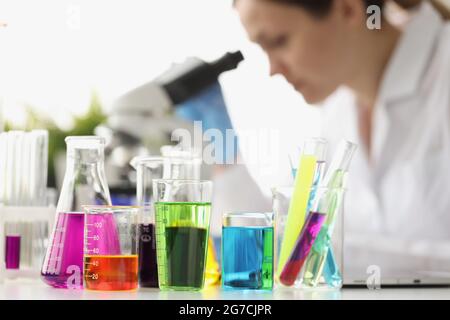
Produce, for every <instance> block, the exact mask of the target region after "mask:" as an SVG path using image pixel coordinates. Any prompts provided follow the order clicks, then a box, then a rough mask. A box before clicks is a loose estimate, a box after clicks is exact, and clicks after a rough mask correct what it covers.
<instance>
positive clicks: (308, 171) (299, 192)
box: [276, 155, 317, 278]
mask: <svg viewBox="0 0 450 320" xmlns="http://www.w3.org/2000/svg"><path fill="white" fill-rule="evenodd" d="M316 163H317V159H316V157H315V156H312V155H304V156H302V157H301V159H300V164H299V166H298V171H297V174H296V176H295V182H294V191H293V194H292V198H291V202H290V204H289V211H288V216H287V221H286V225H285V228H284V236H283V241H282V242H281V250H280V256H279V260H278V268H277V271H276V276H277V277H278V278H279V276H280V274H281V271H283V267H284V265H285V264H286V262H287V260H288V259H289V256H290V254H291V252H292V250H293V249H294V246H295V241H296V240H297V238H298V236H299V235H300V232H301V230H302V228H303V224H304V223H305V217H306V207H307V205H308V200H309V194H310V191H311V187H312V183H313V179H314V171H315V169H316Z"/></svg>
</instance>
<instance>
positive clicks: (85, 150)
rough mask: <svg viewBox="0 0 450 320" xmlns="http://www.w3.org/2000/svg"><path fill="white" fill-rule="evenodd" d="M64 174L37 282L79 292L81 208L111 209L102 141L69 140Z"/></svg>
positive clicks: (81, 283)
mask: <svg viewBox="0 0 450 320" xmlns="http://www.w3.org/2000/svg"><path fill="white" fill-rule="evenodd" d="M65 141H66V144H67V155H66V172H65V175H64V181H63V185H62V189H61V194H60V196H59V200H58V204H57V208H56V218H55V224H54V227H53V231H52V234H51V238H50V242H49V245H48V247H47V250H46V254H45V258H44V262H43V265H42V269H41V278H42V280H43V281H44V282H45V283H47V284H48V285H50V286H52V287H55V288H66V289H81V288H83V239H84V213H83V207H82V206H84V205H111V198H110V194H109V189H108V185H107V182H106V175H105V169H104V146H105V140H104V139H103V138H101V137H96V136H70V137H67V138H66V139H65Z"/></svg>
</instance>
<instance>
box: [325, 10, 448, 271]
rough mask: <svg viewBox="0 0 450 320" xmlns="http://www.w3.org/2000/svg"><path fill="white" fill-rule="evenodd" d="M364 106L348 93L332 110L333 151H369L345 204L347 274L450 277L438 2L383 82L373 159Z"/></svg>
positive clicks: (405, 38) (408, 35)
mask: <svg viewBox="0 0 450 320" xmlns="http://www.w3.org/2000/svg"><path fill="white" fill-rule="evenodd" d="M368 63H370V61H368ZM356 108H357V106H356V104H355V100H354V97H353V96H352V93H351V92H350V91H349V90H347V89H345V88H343V89H340V90H339V91H338V92H336V94H334V95H333V96H332V97H330V98H329V99H328V100H327V101H326V102H325V106H324V113H325V121H324V136H325V137H326V138H327V139H328V140H329V141H330V145H331V146H332V147H333V146H334V145H336V143H337V142H338V141H339V140H340V139H342V138H345V139H349V140H352V141H355V142H356V143H358V144H359V146H360V147H359V150H358V151H357V153H356V155H355V157H354V160H353V162H352V165H351V168H350V175H349V185H348V187H349V192H348V193H347V198H346V200H347V201H346V206H345V251H344V252H345V253H344V255H345V267H346V271H347V274H348V272H350V273H353V274H357V275H363V274H366V269H367V267H368V266H370V265H378V266H380V267H381V274H382V276H383V274H384V275H385V276H387V275H388V274H389V277H390V276H392V275H393V276H395V275H404V274H406V273H407V271H430V270H434V271H446V272H449V273H450V24H449V23H445V22H444V21H442V20H441V18H440V16H439V15H438V13H437V12H436V11H435V10H434V9H433V8H432V7H431V5H429V4H427V3H424V4H423V5H422V6H421V8H420V10H419V11H418V12H417V13H416V14H415V15H414V17H412V19H411V20H410V22H409V23H408V24H407V25H406V26H405V29H404V33H403V35H402V37H401V39H400V42H399V44H398V46H397V47H396V49H395V52H394V54H393V56H392V58H391V60H390V62H389V64H388V67H387V70H386V72H385V74H384V76H383V79H382V84H381V88H380V92H379V95H378V100H377V102H376V106H375V111H374V119H373V128H372V137H371V145H372V150H371V154H372V159H371V161H370V162H369V161H368V159H367V156H366V155H367V153H366V152H365V150H364V147H363V144H362V142H361V141H360V137H359V134H358V124H357V111H356V110H357V109H356ZM330 153H331V154H332V153H333V148H331V150H330ZM354 277H357V276H356V275H355V276H354Z"/></svg>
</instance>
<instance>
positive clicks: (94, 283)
mask: <svg viewBox="0 0 450 320" xmlns="http://www.w3.org/2000/svg"><path fill="white" fill-rule="evenodd" d="M84 212H85V223H84V284H85V288H86V289H88V290H102V291H122V290H134V289H137V287H138V253H137V231H138V230H137V228H138V214H139V208H138V207H130V206H85V207H84Z"/></svg>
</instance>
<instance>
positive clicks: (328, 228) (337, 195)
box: [303, 170, 345, 287]
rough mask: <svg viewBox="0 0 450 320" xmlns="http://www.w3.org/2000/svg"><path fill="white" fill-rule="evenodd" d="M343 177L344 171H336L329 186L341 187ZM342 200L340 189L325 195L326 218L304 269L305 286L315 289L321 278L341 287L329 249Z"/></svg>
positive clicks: (337, 271)
mask: <svg viewBox="0 0 450 320" xmlns="http://www.w3.org/2000/svg"><path fill="white" fill-rule="evenodd" d="M344 176H345V172H344V171H341V170H338V171H336V173H335V175H334V176H333V179H332V180H331V181H330V185H331V186H332V187H335V188H339V187H341V186H342V185H343V180H344ZM342 198H343V194H342V189H336V191H333V192H329V193H327V195H326V198H325V199H324V201H326V203H327V211H328V212H327V218H326V221H325V222H324V225H323V226H322V229H321V230H320V233H319V235H318V236H317V239H316V241H315V243H314V246H313V248H312V250H311V253H310V254H309V257H308V261H307V264H306V267H305V273H304V276H303V282H304V284H305V285H307V286H312V287H316V286H317V285H318V284H319V282H320V280H321V277H322V276H323V277H324V280H325V281H326V283H327V284H328V285H329V286H331V287H340V286H341V285H342V276H341V273H340V271H339V268H338V266H337V263H336V260H335V258H334V253H333V250H332V247H331V237H332V234H333V229H334V224H335V220H336V215H337V213H338V211H339V209H340V206H341V205H342Z"/></svg>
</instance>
